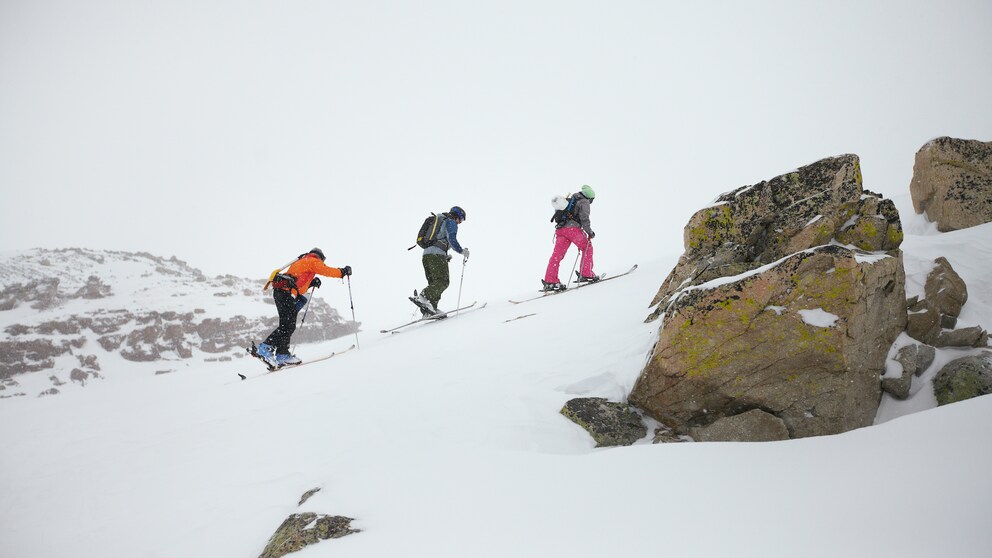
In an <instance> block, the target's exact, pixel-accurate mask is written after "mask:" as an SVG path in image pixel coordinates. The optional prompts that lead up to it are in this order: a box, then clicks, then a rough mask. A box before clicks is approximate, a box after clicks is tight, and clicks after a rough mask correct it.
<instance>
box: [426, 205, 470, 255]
mask: <svg viewBox="0 0 992 558" xmlns="http://www.w3.org/2000/svg"><path fill="white" fill-rule="evenodd" d="M442 215H444V226H443V227H442V228H441V232H439V233H438V235H437V242H435V243H434V244H432V245H430V246H428V247H427V248H424V255H425V256H426V255H428V254H439V255H442V256H444V255H446V254H447V253H448V249H449V248H450V249H452V250H454V251H455V252H458V253H459V254H461V253H462V245H461V244H459V243H458V222H457V221H455V220H454V219H452V218H451V215H450V214H448V213H442Z"/></svg>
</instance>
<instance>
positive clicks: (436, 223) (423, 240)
mask: <svg viewBox="0 0 992 558" xmlns="http://www.w3.org/2000/svg"><path fill="white" fill-rule="evenodd" d="M444 218H445V217H444V215H443V214H441V215H435V214H434V213H431V216H430V217H428V218H426V219H424V224H423V225H420V230H419V231H417V244H416V246H411V247H409V248H407V250H413V249H414V248H416V247H417V246H420V247H421V248H428V247H429V246H430V245H431V244H434V243H435V242H437V235H439V234H440V233H441V226H442V225H443V224H444Z"/></svg>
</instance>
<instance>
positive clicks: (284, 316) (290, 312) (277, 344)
mask: <svg viewBox="0 0 992 558" xmlns="http://www.w3.org/2000/svg"><path fill="white" fill-rule="evenodd" d="M317 275H323V276H325V277H335V278H338V279H340V278H342V277H347V276H349V275H351V266H348V265H346V266H344V267H340V268H339V267H329V266H327V265H325V264H324V252H323V250H321V249H320V248H314V249H313V250H310V251H309V252H307V253H306V254H303V255H301V256H300V257H299V259H297V260H296V261H295V262H293V263H292V264H291V265H290V266H289V269H287V270H286V271H285V272H284V273H281V274H278V275H276V276H275V278H274V279H273V280H272V298H273V299H274V300H275V303H276V309H277V310H278V311H279V327H277V328H276V329H275V331H273V332H272V333H271V334H269V336H268V337H266V338H265V341H264V342H262V344H261V345H259V346H258V356H259V357H260V358H261V359H262V360H264V361H265V362H266V363H267V364H269V365H270V366H275V367H279V366H286V365H287V364H299V363H300V362H301V361H300V359H299V358H297V357H296V356H295V355H293V354H290V352H289V343H290V340H291V339H292V337H293V332H294V331H296V316H297V314H299V312H300V310H301V309H302V308H303V307H304V306H306V304H307V297H306V292H307V290H308V289H309V288H310V285H313V286H314V287H320V279H319V278H317Z"/></svg>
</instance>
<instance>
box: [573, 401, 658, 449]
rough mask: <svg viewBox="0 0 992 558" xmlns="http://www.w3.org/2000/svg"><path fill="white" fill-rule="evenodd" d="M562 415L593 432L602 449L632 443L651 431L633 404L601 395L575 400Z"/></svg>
mask: <svg viewBox="0 0 992 558" xmlns="http://www.w3.org/2000/svg"><path fill="white" fill-rule="evenodd" d="M561 414H563V415H565V417H567V418H568V419H569V420H571V421H572V422H574V423H575V424H578V425H579V426H581V427H582V428H584V429H585V430H586V431H587V432H589V434H590V435H592V437H593V439H594V440H595V441H596V447H598V448H599V447H605V446H629V445H631V444H633V443H634V442H636V441H638V440H640V439H641V438H643V437H645V436H647V434H648V429H647V427H646V426H644V423H643V422H642V421H641V417H640V415H638V414H637V413H636V412H635V411H634V410H632V409H631V408H630V406H628V405H625V404H623V403H614V402H611V401H607V400H606V399H603V398H601V397H579V398H576V399H571V400H569V401H568V402H567V403H565V406H564V407H562V408H561Z"/></svg>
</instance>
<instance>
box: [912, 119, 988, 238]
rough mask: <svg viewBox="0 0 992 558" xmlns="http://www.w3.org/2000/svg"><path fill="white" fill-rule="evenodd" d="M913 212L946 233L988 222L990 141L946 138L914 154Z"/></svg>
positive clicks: (932, 142)
mask: <svg viewBox="0 0 992 558" xmlns="http://www.w3.org/2000/svg"><path fill="white" fill-rule="evenodd" d="M909 190H910V193H911V194H912V197H913V209H915V210H916V212H917V213H926V215H927V218H928V219H930V220H931V221H934V222H936V223H937V230H940V231H943V232H947V231H953V230H958V229H964V228H968V227H973V226H975V225H981V224H982V223H989V222H992V142H982V141H974V140H963V139H955V138H949V137H942V138H937V139H935V140H932V141H930V142H928V143H927V144H926V145H924V146H923V147H922V148H921V149H920V150H919V151H918V152H917V153H916V162H915V164H914V165H913V180H912V182H910V185H909Z"/></svg>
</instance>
